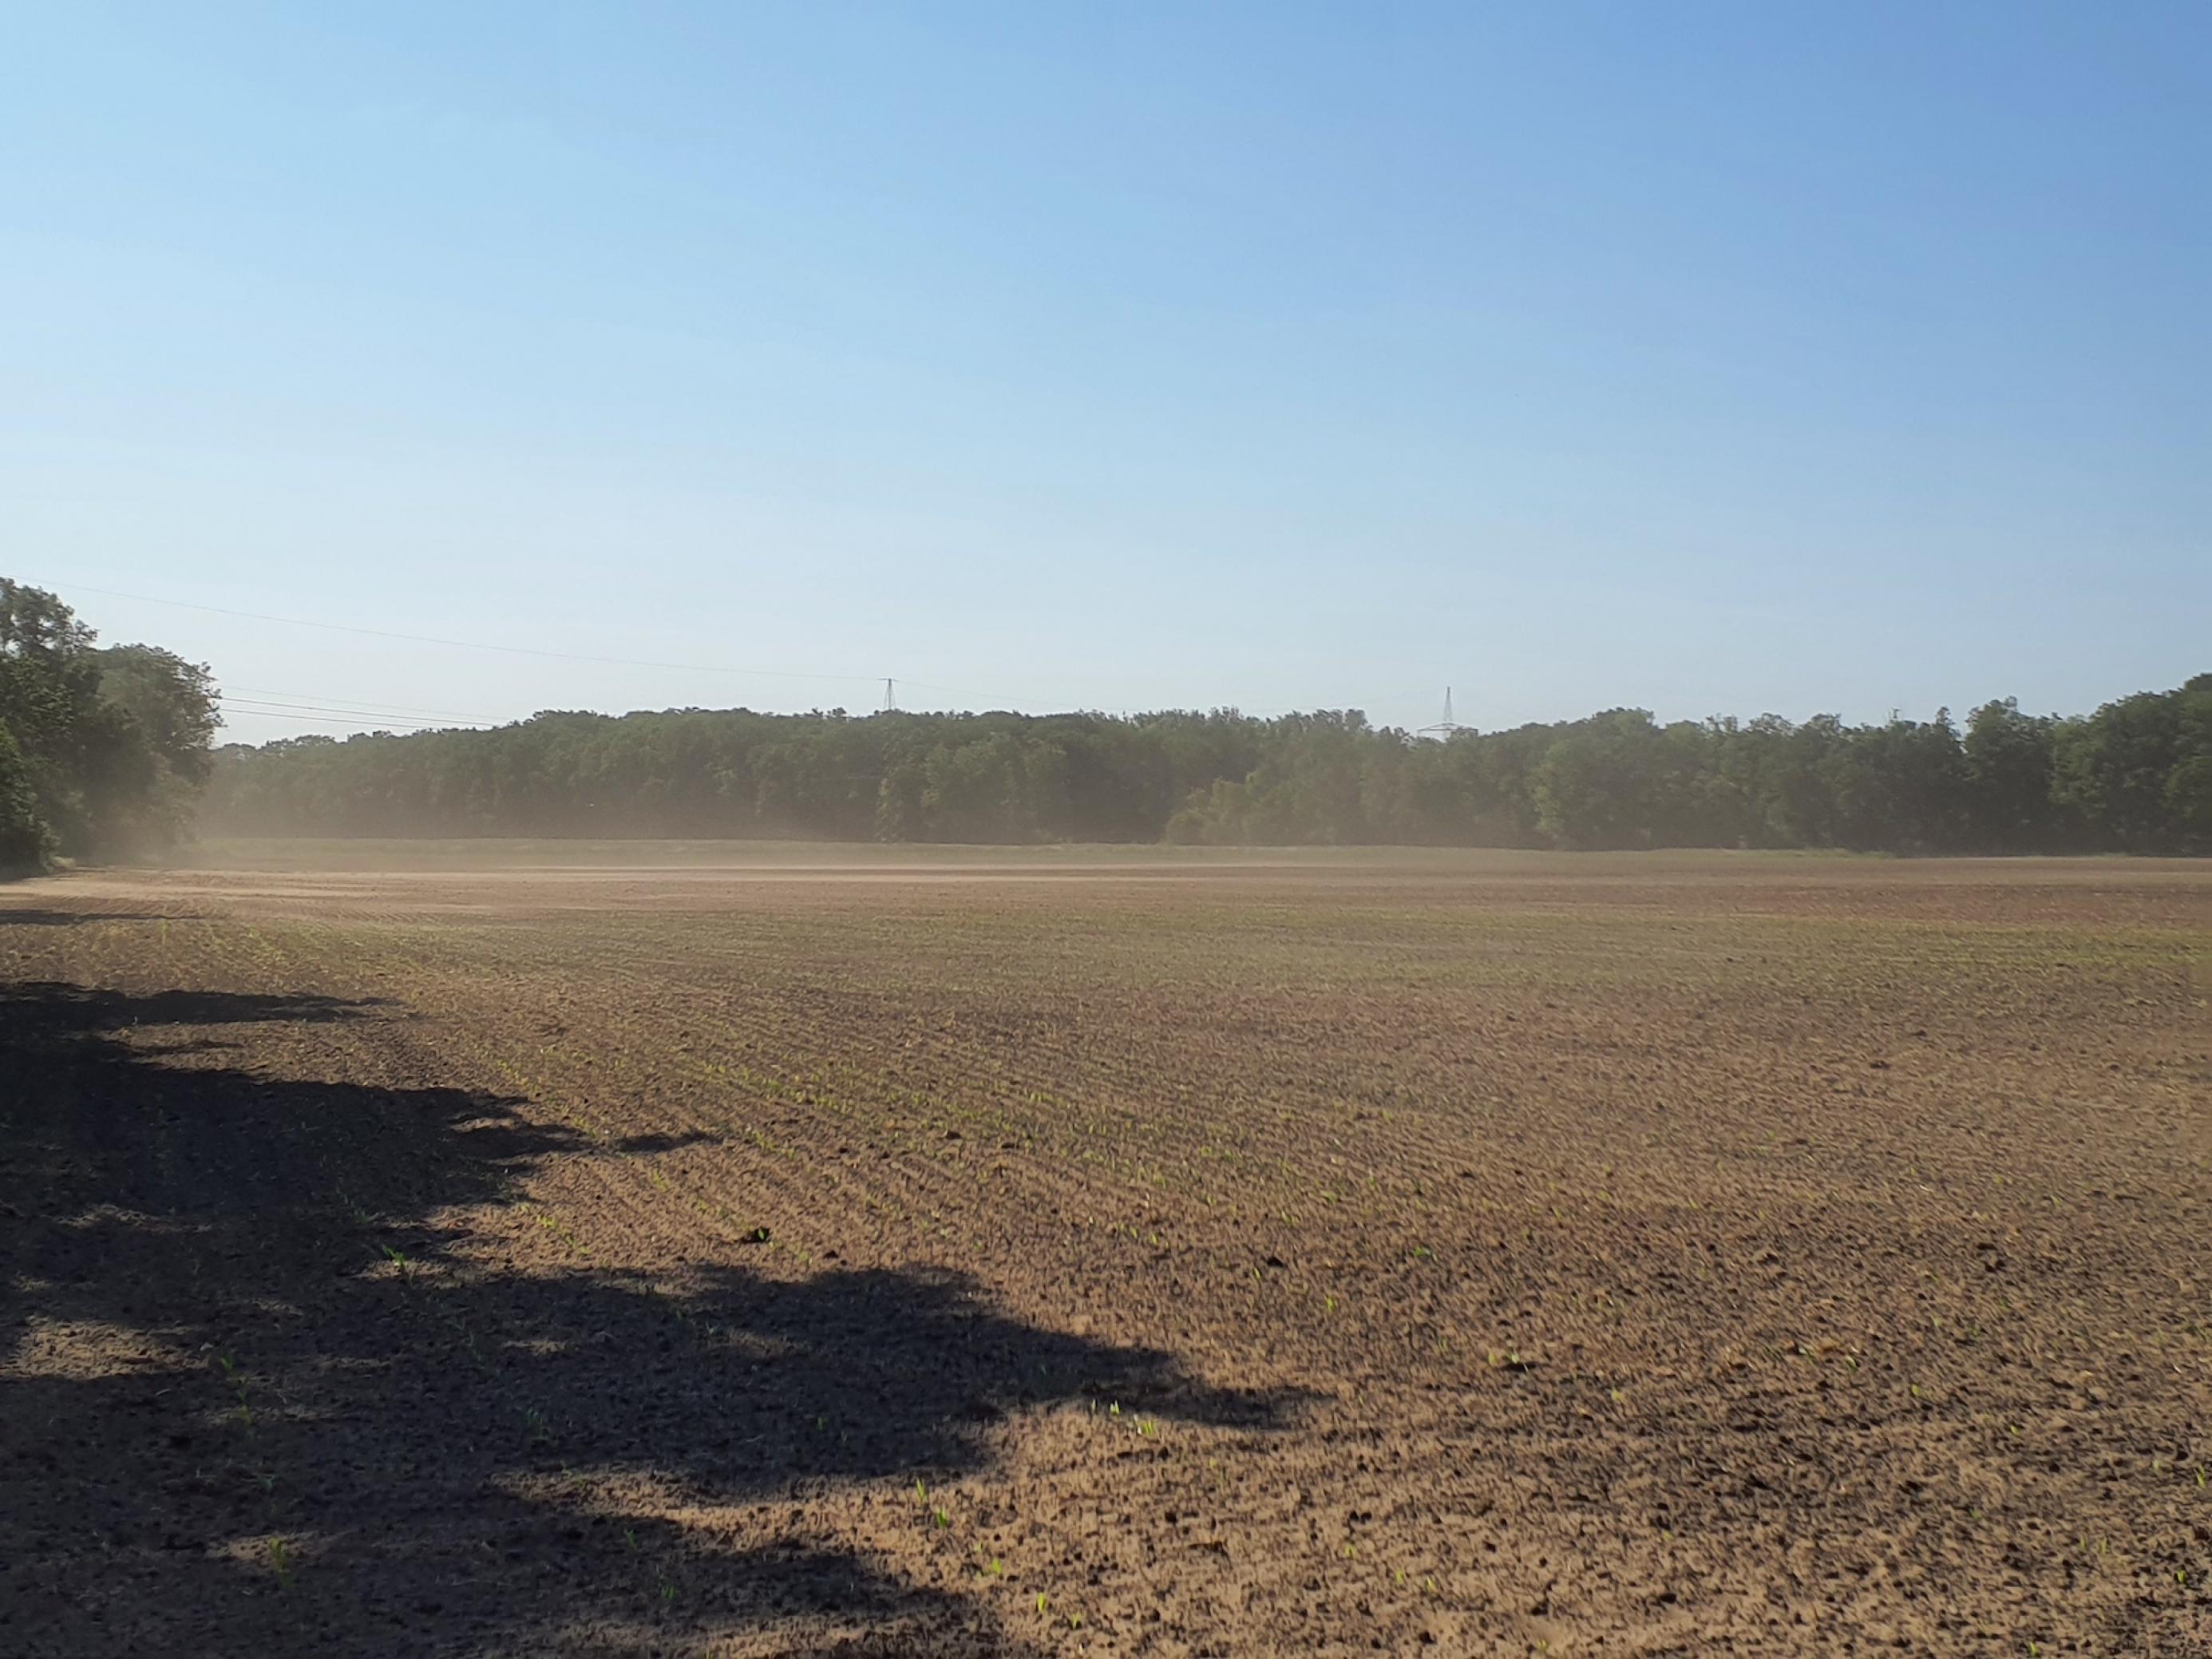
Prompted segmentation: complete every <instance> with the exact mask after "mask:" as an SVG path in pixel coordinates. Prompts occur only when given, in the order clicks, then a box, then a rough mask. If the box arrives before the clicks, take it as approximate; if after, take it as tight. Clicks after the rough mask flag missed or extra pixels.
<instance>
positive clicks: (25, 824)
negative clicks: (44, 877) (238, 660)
mask: <svg viewBox="0 0 2212 1659" xmlns="http://www.w3.org/2000/svg"><path fill="white" fill-rule="evenodd" d="M215 729H216V703H215V693H214V688H213V686H212V685H211V684H210V681H209V678H208V671H207V670H206V669H205V668H203V667H200V666H197V665H194V664H192V663H188V662H186V661H185V659H183V658H181V657H179V656H178V655H176V654H175V653H173V652H169V651H164V650H162V649H161V648H160V647H157V646H150V645H118V646H110V647H105V648H102V647H100V646H99V645H98V644H97V643H96V642H95V640H94V635H93V632H92V630H91V629H88V628H87V627H86V626H85V625H84V624H83V623H81V622H79V621H78V620H77V619H76V616H75V614H74V613H72V612H71V611H70V608H69V606H67V605H64V604H63V603H62V602H61V601H60V600H59V599H56V598H55V597H54V596H53V595H52V594H51V593H48V592H43V591H41V590H40V589H39V588H35V587H26V586H23V585H22V584H21V583H19V582H14V581H10V580H7V579H6V578H5V577H0V875H20V874H23V873H25V872H32V871H37V870H40V869H43V868H45V867H46V865H47V864H48V863H49V862H50V861H51V860H52V859H53V858H54V857H55V856H56V855H57V854H62V855H66V856H68V857H71V858H78V859H119V858H133V857H140V856H143V855H145V854H152V853H158V852H161V851H162V850H164V849H165V848H168V847H170V846H172V845H173V844H174V843H175V842H177V841H179V839H181V838H182V837H183V836H185V834H187V833H188V832H189V830H190V828H191V817H192V811H193V806H194V800H195V797H196V796H197V793H198V791H199V789H200V787H201V786H202V785H203V784H204V783H205V782H206V781H207V777H208V772H209V768H210V743H211V741H212V739H213V738H214V735H215Z"/></svg>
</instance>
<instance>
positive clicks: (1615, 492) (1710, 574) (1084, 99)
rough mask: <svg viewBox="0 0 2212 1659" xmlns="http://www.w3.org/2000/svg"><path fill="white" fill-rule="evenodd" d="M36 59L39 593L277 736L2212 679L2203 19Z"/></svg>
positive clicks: (31, 88) (9, 386) (1958, 16)
mask: <svg viewBox="0 0 2212 1659" xmlns="http://www.w3.org/2000/svg"><path fill="white" fill-rule="evenodd" d="M8 33H9V45H8V48H7V50H6V52H4V53H0V249H3V250H4V257H0V317H4V319H5V321H4V323H0V393H4V395H0V496H4V500H5V502H6V510H5V512H4V513H0V574H12V575H15V576H17V577H19V578H21V579H23V580H29V581H33V582H35V583H37V584H38V585H40V586H48V587H52V588H55V589H57V590H58V591H59V592H61V593H62V594H63V595H64V597H66V598H68V599H70V600H71V601H72V602H73V603H75V604H76V605H77V607H78V609H79V611H80V612H81V613H82V615H83V616H84V617H86V619H87V620H88V621H89V622H91V623H93V624H94V626H95V627H97V628H99V629H100V630H101V632H102V634H103V636H104V637H106V638H107V639H109V640H111V641H121V640H127V639H145V640H149V641H154V642H156V643H161V644H165V645H168V646H171V647H173V648H176V649H179V650H180V651H183V652H185V653H186V654H188V655H191V656H193V657H195V658H198V659H205V660H207V661H208V662H210V664H212V665H213V666H214V667H215V669H216V672H217V675H218V678H220V679H221V680H222V682H223V683H224V684H225V685H226V686H227V687H233V688H243V690H240V691H239V693H238V695H239V697H240V702H241V703H244V702H253V703H256V704H258V705H260V706H262V707H264V708H265V707H268V706H270V705H290V708H289V710H288V709H286V708H277V710H276V712H273V713H246V712H245V711H244V709H243V708H239V709H234V711H233V714H232V718H231V725H230V735H232V736H234V737H238V738H246V739H249V740H258V739H260V738H266V737H271V736H276V735H280V734H283V733H284V732H294V731H307V730H321V731H337V730H342V729H343V728H344V726H348V725H353V726H370V725H375V724H380V723H385V722H383V721H380V720H377V719H375V718H372V717H370V716H369V715H368V714H364V715H363V716H362V717H360V718H349V717H348V716H345V715H343V714H330V713H327V712H325V713H323V714H320V715H319V717H317V718H315V719H312V720H311V719H310V718H308V717H307V714H305V713H303V712H302V711H304V710H309V709H320V710H325V711H327V710H330V709H333V708H344V709H362V710H365V711H366V710H374V709H385V708H389V709H395V710H397V709H408V710H419V711H428V712H427V714H425V715H424V716H423V717H425V718H427V717H428V715H430V714H435V715H459V716H463V717H467V718H471V719H480V720H503V719H511V718H514V717H516V716H519V715H521V714H526V713H528V712H530V711H531V710H533V709H536V708H547V707H556V708H605V709H611V710H619V709H624V708H637V707H656V708H657V707H666V706H671V705H686V704H700V705H713V706H727V705H732V704H739V703H742V704H746V705H749V706H751V707H754V708H811V707H830V706H835V705H842V706H844V707H847V708H854V709H856V710H857V709H865V708H872V707H873V706H875V704H876V702H878V700H879V698H880V696H881V691H882V687H881V680H882V677H884V676H885V675H891V676H896V677H897V678H898V679H899V680H900V681H901V682H902V685H901V691H900V701H901V702H902V703H903V704H905V705H906V706H908V707H945V706H962V707H966V706H978V707H981V706H990V707H1016V708H1030V709H1038V710H1042V709H1049V708H1072V707H1091V708H1108V709H1115V710H1119V709H1124V708H1154V707H1162V706H1180V707H1210V706H1214V705H1220V704H1232V703H1233V704H1237V705H1239V706H1242V707H1243V708H1247V709H1250V710H1254V711H1272V710H1274V709H1279V708H1287V707H1316V706H1328V707H1341V706H1347V705H1348V706H1356V707H1360V708H1365V709H1367V710H1368V712H1369V713H1370V715H1372V716H1373V717H1374V718H1376V720H1382V721H1387V722H1390V723H1395V724H1405V725H1418V724H1420V723H1422V722H1425V721H1427V720H1433V719H1434V718H1436V714H1437V704H1438V703H1439V702H1440V700H1441V696H1442V691H1443V686H1444V685H1445V684H1447V683H1449V684H1451V685H1453V686H1454V687H1455V690H1456V700H1457V705H1458V714H1459V717H1460V718H1461V719H1462V720H1466V721H1470V722H1474V723H1477V724H1480V725H1482V726H1504V725H1511V724H1517V723H1519V722H1520V721H1522V720H1532V719H1555V718H1561V717H1565V716H1570V715H1574V714H1583V713H1586V712H1589V711H1590V710H1592V709H1595V708H1602V707H1607V706H1613V705H1619V704H1635V705H1639V706H1643V707H1646V708H1652V709H1654V710H1655V711H1656V712H1657V713H1658V714H1660V715H1661V716H1662V718H1674V717H1681V716H1695V715H1700V714H1707V713H1712V712H1729V713H1736V714H1746V715H1749V714H1757V713H1759V712H1761V711H1763V710H1770V709H1771V710H1774V711H1776V712H1779V713H1782V714H1789V715H1791V716H1793V717H1802V716H1804V715H1807V714H1812V713H1814V712H1816V711H1820V710H1836V711H1838V712H1841V713H1843V714H1845V715H1846V716H1848V717H1850V718H1854V719H1869V718H1879V717H1881V715H1883V714H1887V712H1888V711H1889V710H1890V709H1891V708H1902V709H1905V710H1906V711H1907V712H1910V713H1914V714H1929V713H1931V712H1932V711H1933V710H1934V709H1935V708H1936V706H1937V705H1939V704H1945V703H1948V704H1949V705H1951V706H1952V707H1954V708H1958V709H1963V708H1965V707H1966V705H1968V704H1970V703H1971V702H1978V701H1980V700H1982V699H1984V698H1985V697H1988V696H2002V695H2007V694H2012V695H2017V696H2019V697H2020V698H2021V702H2022V703H2023V704H2024V705H2025V706H2027V707H2029V708H2036V709H2060V710H2069V711H2071V710H2079V709H2084V708H2090V707H2093V706H2094V705H2095V704H2096V703H2098V702H2102V701H2104V700H2106V699H2107V698H2109V697H2112V696H2116V695H2119V694H2121V693H2124V692H2126V691H2130V690H2137V689H2142V688H2145V687H2164V686H2167V685H2172V684H2178V683H2179V681H2181V680H2182V679H2184V678H2187V677H2188V676H2189V675H2191V674H2192V673H2196V672H2201V671H2205V670H2207V669H2212V307H2208V304H2207V300H2208V295H2212V7H2206V6H2204V5H2203V4H2199V3H2194V0H2191V3H2185V4H2166V5H2160V4H2152V3H2142V4H2127V5H2119V6H2109V7H2107V6H2082V5H2070V4H2069V5H2024V4H2020V3H2005V4H2002V5H2000V4H1964V3H1961V4H1951V5H1945V6H1941V7H1929V6H1924V5H1903V4H1899V5H1850V6H1829V7H1778V6H1771V5H1766V4H1753V3H1746V4H1732V5H1718V4H1682V5H1674V6H1666V7H1658V6H1638V5H1630V4H1620V5H1608V6H1583V5H1570V4H1557V5H1554V4H1543V5H1536V4H1526V5H1520V6H1515V7H1474V6H1463V5H1435V6H1388V5H1367V4H1360V5H1353V4H1344V5H1337V6H1329V7H1316V6H1288V5H1281V4H1273V3H1271V4H1264V5H1262V4H1252V5H1208V6H1177V7H1169V6H1156V5H1130V4H1116V5H1098V6H1090V7H1075V6H1060V5H1046V6H1018V5H1012V4H1003V3H1002V4H996V5H976V6H960V5H951V4H932V5H927V6H920V7H860V6H847V5H836V4H819V5H817V4H794V5H788V6H727V5H720V4H699V5H685V6H676V5H664V6H651V5H629V6H623V7H619V8H617V7H614V6H605V7H584V6H575V5H549V4H544V3H528V4H513V5H497V4H471V5H467V6H445V5H393V4H379V5H373V6H370V5H362V6H313V7H308V6H269V7H242V6H189V7H186V6H171V5H143V6H130V7H106V6H97V5H90V4H86V5H74V4H73V5H69V6H52V7H37V8H31V7H26V8H21V9H17V10H16V11H15V14H14V15H12V16H11V18H10V21H9V28H8ZM123 594H131V595H140V596H146V597H147V598H150V599H166V600H169V601H177V602H184V603H185V604H190V605H197V606H208V607H216V608H217V609H216V610H214V611H210V610H194V609H183V608H179V607H178V606H177V605H155V604H150V603H147V602H145V599H126V598H122V597H118V596H119V595H123ZM220 611H247V612H259V613H264V614H267V615H273V616H280V617H292V618H301V619H307V620H309V621H319V622H322V623H340V624H346V625H349V626H350V627H354V628H358V629H382V630H387V631H390V632H393V633H400V634H410V635H437V636H441V637H444V638H448V639H457V640H464V641H481V642H487V643H493V644H501V645H506V646H509V647H523V648H526V649H529V650H533V651H544V652H556V653H574V655H577V656H590V657H602V658H623V659H640V660H649V661H652V662H655V663H674V664H687V665H701V668H702V669H703V668H712V669H714V670H716V671H711V672H709V671H700V669H676V668H666V667H644V666H618V665H612V664H608V663H604V662H583V661H577V660H573V659H568V658H560V657H552V656H526V655H520V654H511V653H496V652H490V651H477V650H465V649H458V648H453V647H446V646H436V645H429V644H422V643H416V642H411V641H399V640H392V639H386V638H380V637H376V636H374V635H369V634H361V633H345V632H338V631H333V630H331V629H313V628H306V627H300V626H294V625H290V624H287V623H271V622H266V621H261V620H256V619H254V618H252V617H241V616H234V615H224V614H219V612H220Z"/></svg>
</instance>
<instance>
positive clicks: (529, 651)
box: [71, 582, 883, 682]
mask: <svg viewBox="0 0 2212 1659" xmlns="http://www.w3.org/2000/svg"><path fill="white" fill-rule="evenodd" d="M71 586H74V587H76V590H77V591H78V592H82V593H98V594H100V595H101V596H102V597H103V598H106V599H134V600H136V601H137V602H138V603H139V604H141V605H168V606H171V607H172V608H173V609H175V610H179V611H206V612H207V613H209V614H210V615H211V616H216V617H241V618H243V619H245V620H246V621H247V622H265V623H283V624H284V625H285V626H287V627H289V628H320V629H328V630H329V631H331V633H335V634H363V635H368V637H370V638H372V639H379V640H406V641H411V642H412V643H414V644H416V645H442V646H449V647H453V648H455V649H457V650H462V651H498V652H501V653H505V654H507V655H508V656H513V657H551V658H554V659H557V660H559V661H562V662H595V663H603V664H605V665H608V666H611V667H615V668H660V669H667V670H671V671H674V672H677V673H683V674H736V675H741V676H750V677H752V678H768V679H787V680H835V681H848V682H850V681H875V680H879V679H881V678H883V676H882V675H880V674H821V673H812V672H809V671H805V670H802V669H796V668H731V667H727V666H725V665H720V664H714V663H696V662H656V661H653V660H652V659H649V658H643V657H600V656H594V655H592V654H590V653H586V652H581V651H548V650H544V649H542V648H540V647H537V646H531V645H493V644H491V643H489V641H484V640H452V639H444V638H441V637H440V636H439V635H435V634H402V633H399V632H398V631H396V630H395V629H388V628H361V627H356V625H354V624H353V623H328V622H314V621H312V620H310V619H309V618H307V617H275V616H270V614H268V613H267V612H265V611H234V610H232V609H230V608H229V607H228V606H226V605H195V604H193V603H191V601H189V600H186V599H155V597H154V596H153V595H152V594H150V593H125V592H122V591H120V590H119V589H117V588H112V587H92V586H87V585H86V584H84V583H82V582H78V583H73V584H71Z"/></svg>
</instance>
